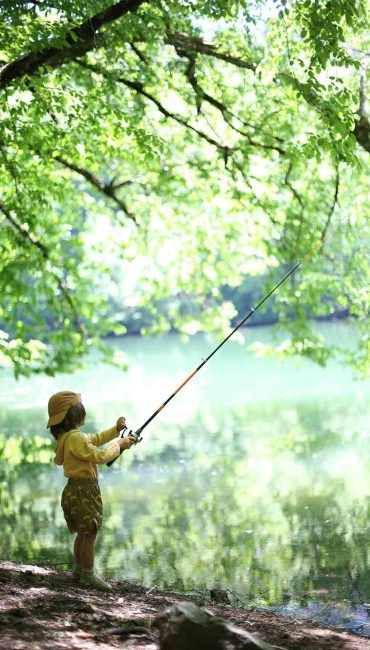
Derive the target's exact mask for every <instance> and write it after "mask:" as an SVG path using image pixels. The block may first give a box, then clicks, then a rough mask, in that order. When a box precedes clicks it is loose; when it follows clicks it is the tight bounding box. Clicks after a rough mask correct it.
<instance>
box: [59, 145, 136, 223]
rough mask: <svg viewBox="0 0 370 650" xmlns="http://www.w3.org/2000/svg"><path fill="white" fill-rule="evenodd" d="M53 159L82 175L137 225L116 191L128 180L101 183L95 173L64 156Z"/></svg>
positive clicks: (127, 182)
mask: <svg viewBox="0 0 370 650" xmlns="http://www.w3.org/2000/svg"><path fill="white" fill-rule="evenodd" d="M55 160H57V161H58V162H60V163H61V164H62V165H63V166H64V167H67V168H68V169H70V170H71V171H74V172H76V174H80V176H83V177H84V178H86V180H87V181H89V183H91V185H93V186H94V187H96V188H97V189H98V190H99V191H100V192H102V193H103V194H105V196H107V197H109V198H110V199H112V200H113V201H114V202H115V203H116V204H117V205H118V207H119V208H120V210H122V211H123V212H124V213H125V215H126V216H127V217H128V218H129V219H131V221H133V222H134V224H135V225H136V226H138V225H139V224H138V221H137V219H136V217H135V215H134V214H133V213H132V212H131V211H130V210H129V209H128V207H127V205H126V204H125V203H124V201H123V200H122V199H120V198H118V196H117V194H116V191H117V189H119V188H120V187H123V186H124V185H128V184H129V183H130V181H123V183H118V184H115V183H114V182H113V181H112V182H111V183H103V182H102V181H101V180H100V179H99V178H98V177H97V176H95V174H92V173H91V172H90V171H88V170H87V169H84V168H83V167H79V166H78V165H76V164H75V163H72V162H70V161H69V160H66V159H65V158H62V156H59V155H58V156H55Z"/></svg>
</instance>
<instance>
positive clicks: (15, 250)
mask: <svg viewBox="0 0 370 650" xmlns="http://www.w3.org/2000/svg"><path fill="white" fill-rule="evenodd" d="M368 9H369V7H368V3H367V2H365V0H364V1H362V2H355V3H348V2H346V1H345V0H331V1H330V2H329V1H328V0H320V1H319V2H312V1H311V0H304V2H300V1H298V0H297V1H292V2H288V1H286V2H285V1H284V0H282V1H281V2H273V3H271V2H267V1H262V0H256V1H255V2H250V1H248V2H247V1H246V0H238V2H232V3H230V2H226V1H224V0H181V1H180V2H178V1H176V2H175V1H174V0H162V1H161V2H153V1H150V0H149V1H148V2H144V1H143V0H122V1H121V2H117V3H112V2H108V1H107V0H105V1H101V0H99V1H98V0H89V1H87V2H84V3H81V2H79V3H76V2H71V0H58V1H57V2H54V1H53V2H49V0H39V1H38V2H25V1H22V0H18V1H17V2H3V3H2V6H1V9H0V27H1V30H2V33H3V34H4V38H3V39H2V43H1V52H0V60H1V62H2V63H3V68H2V69H1V70H0V93H1V95H0V114H1V125H0V167H1V175H2V184H1V196H0V218H1V219H2V221H1V224H0V225H1V241H0V253H1V255H0V290H1V295H2V301H1V306H0V323H2V330H3V332H2V334H1V337H0V346H1V352H2V356H3V359H4V361H6V360H10V362H11V363H12V364H13V366H14V368H15V372H16V373H17V374H22V373H29V372H34V371H37V372H40V371H42V372H47V373H50V374H54V373H55V372H56V371H58V370H66V369H70V368H71V367H72V366H74V365H76V364H77V363H79V362H81V359H82V356H83V354H84V352H86V351H87V349H88V348H89V347H91V346H92V345H97V344H99V342H100V341H101V337H102V336H104V335H105V334H107V333H108V332H116V333H122V332H123V331H124V329H122V326H120V325H119V322H120V320H121V318H120V316H121V314H120V310H119V309H117V311H116V313H114V314H113V315H112V314H111V313H110V316H111V317H109V318H108V317H107V314H108V312H110V307H109V304H112V301H115V304H118V305H119V303H120V302H121V301H122V300H123V301H124V303H125V304H134V305H137V306H139V307H145V308H146V309H148V310H149V312H151V314H152V316H153V317H154V318H155V324H156V326H155V329H156V331H166V330H167V329H168V328H169V327H170V326H172V327H176V328H177V329H179V330H180V331H185V332H188V333H191V332H192V331H196V329H198V328H204V329H207V330H210V331H218V332H220V331H225V329H226V328H227V326H228V324H229V322H230V318H235V315H236V314H235V309H234V308H233V306H232V304H231V303H230V302H229V301H227V300H223V299H222V296H221V294H220V288H221V287H222V286H229V287H234V288H235V287H238V286H239V285H240V284H241V283H242V282H243V280H244V278H245V276H254V275H261V274H267V275H266V278H267V280H266V287H271V285H272V283H274V282H275V280H276V278H277V277H280V274H281V272H282V269H284V268H285V265H286V264H293V262H294V261H296V260H297V259H298V258H302V259H303V265H302V267H301V269H300V270H299V272H297V273H296V275H295V277H294V279H293V280H292V282H291V283H290V284H289V285H288V284H287V285H286V286H285V287H283V288H282V290H281V291H280V292H279V296H278V300H277V302H276V305H277V308H278V314H279V319H280V323H281V325H282V326H283V327H284V328H285V329H286V330H288V332H290V334H289V337H288V338H287V341H286V344H285V346H284V354H299V355H301V354H303V355H306V356H309V357H310V358H312V359H313V360H315V361H318V362H319V363H325V361H326V359H327V358H328V356H329V355H330V354H331V353H332V352H333V351H335V350H330V349H328V348H327V346H326V344H325V342H323V341H320V340H317V339H316V338H315V336H314V335H313V333H312V331H311V327H310V324H309V319H310V318H312V316H314V317H322V316H330V315H333V314H335V313H336V312H337V311H338V310H344V311H346V313H348V314H349V316H350V318H351V319H353V320H354V321H355V322H356V324H357V325H358V328H359V330H360V333H361V336H360V337H359V350H358V351H356V352H354V351H349V352H348V354H347V359H348V360H349V361H350V362H351V363H353V364H354V365H356V366H357V367H358V368H359V369H360V370H361V371H362V372H363V373H367V372H369V358H370V349H369V338H368V333H367V331H366V329H365V328H366V318H367V316H368V310H369V290H368V287H369V275H370V270H369V259H370V258H369V255H368V249H369V233H368V208H367V206H366V203H365V201H364V195H366V192H367V187H368V182H369V178H368V174H369V172H368V165H367V156H368V153H369V152H370V138H369V133H370V127H369V123H368V120H367V114H366V101H365V100H366V94H365V91H366V65H367V50H368V39H369V36H368V33H367V23H368ZM358 106H360V108H358ZM168 298H170V299H171V300H170V306H169V309H168V313H166V314H163V313H161V311H160V309H159V308H158V304H159V305H160V304H161V302H160V301H161V300H162V299H166V300H167V299H168ZM158 301H159V302H158ZM108 303H109V304H108ZM166 304H168V303H166ZM184 305H185V308H184ZM101 349H102V351H103V353H104V351H105V353H106V354H108V352H107V350H106V349H105V348H104V346H101Z"/></svg>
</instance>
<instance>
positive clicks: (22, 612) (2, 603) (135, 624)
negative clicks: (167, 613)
mask: <svg viewBox="0 0 370 650" xmlns="http://www.w3.org/2000/svg"><path fill="white" fill-rule="evenodd" d="M112 585H113V589H112V591H111V592H109V593H108V594H107V593H105V592H103V593H102V592H98V591H95V590H91V589H85V588H82V587H79V586H78V585H77V584H76V583H74V582H73V581H72V580H71V577H70V576H69V574H68V573H66V572H64V571H57V570H55V569H46V568H43V567H37V566H30V565H22V564H13V563H12V562H1V561H0V648H1V650H23V649H25V648H27V650H46V649H47V650H67V649H68V650H70V649H78V650H93V649H96V650H106V649H108V648H122V649H125V650H159V644H158V634H157V630H156V627H155V618H156V616H157V614H158V613H159V612H160V611H162V610H163V609H164V608H166V607H168V606H170V605H172V604H173V603H175V602H178V601H179V600H192V601H193V602H195V603H196V604H197V605H200V606H202V607H205V608H206V609H207V610H208V611H209V612H211V613H212V614H215V615H217V616H222V617H223V618H225V619H226V620H228V621H229V622H231V623H233V624H234V625H237V626H239V627H241V628H243V629H244V630H246V631H248V632H251V633H252V634H254V635H255V636H257V637H259V638H260V639H264V640H265V641H268V642H269V643H270V644H272V645H274V646H275V647H276V648H282V649H285V650H365V649H367V650H370V639H368V638H366V637H362V636H360V635H356V634H350V633H347V632H342V631H339V630H335V629H333V628H330V627H320V626H318V625H317V624H315V623H313V622H309V621H306V620H305V621H296V620H292V619H289V618H285V617H282V616H279V615H276V614H273V613H269V612H265V611H256V610H248V609H239V608H235V607H232V606H230V605H227V604H224V603H217V602H215V601H208V602H204V601H203V602H202V601H201V600H200V599H198V598H196V597H195V598H186V597H185V596H181V595H179V594H173V593H168V592H164V591H160V590H159V589H156V588H155V589H149V590H148V589H145V588H144V587H140V586H138V585H133V584H130V583H127V582H123V581H112ZM189 650H191V648H189Z"/></svg>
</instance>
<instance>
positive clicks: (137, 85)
mask: <svg viewBox="0 0 370 650" xmlns="http://www.w3.org/2000/svg"><path fill="white" fill-rule="evenodd" d="M76 63H79V65H81V66H83V67H84V68H87V69H88V70H91V71H92V72H95V73H97V74H100V75H102V76H103V77H107V78H109V79H112V78H113V79H114V81H116V82H118V83H121V84H123V85H125V86H127V87H128V88H131V90H135V92H137V93H138V94H139V95H142V96H143V97H146V99H149V101H151V102H152V103H153V104H155V106H156V107H157V108H158V110H159V111H160V112H161V113H162V115H164V116H165V117H167V118H170V119H172V120H175V121H176V122H177V123H178V124H181V125H182V126H185V127H186V128H187V129H189V130H190V131H193V132H194V133H196V134H197V135H198V136H199V137H201V138H202V139H203V140H206V142H208V143H209V144H211V145H213V146H214V147H216V148H217V149H219V150H220V151H221V152H222V154H223V157H224V160H225V163H226V162H227V160H228V158H229V156H230V153H231V151H232V149H231V148H230V147H228V146H227V145H224V144H222V143H221V142H218V141H217V140H215V139H214V138H212V137H211V136H209V135H208V134H207V133H205V132H204V131H202V130H201V129H197V128H196V127H195V126H193V125H192V124H190V123H189V122H188V121H187V120H185V119H184V118H183V117H181V116H180V115H178V114H177V113H171V111H169V110H167V108H165V107H164V106H163V104H161V103H160V101H159V100H158V99H157V98H156V97H154V96H153V95H151V94H150V93H149V92H148V91H147V90H146V89H145V87H144V84H142V83H141V82H140V81H131V80H129V79H124V78H123V77H114V76H113V75H112V73H109V72H107V71H106V70H103V69H102V68H100V67H99V66H96V65H92V64H89V63H85V62H84V61H76Z"/></svg>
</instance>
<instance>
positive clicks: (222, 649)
mask: <svg viewBox="0 0 370 650" xmlns="http://www.w3.org/2000/svg"><path fill="white" fill-rule="evenodd" d="M154 625H155V627H157V628H158V629H159V642H160V650H190V648H191V650H256V648H260V649H261V650H273V648H272V646H271V645H269V644H268V643H265V642H264V641H261V640H260V639H257V637H255V636H254V635H253V634H250V633H249V632H245V630H242V629H241V628H238V627H235V626H234V625H231V624H230V623H228V622H227V621H225V620H223V619H222V618H219V617H218V616H213V615H212V614H210V613H209V612H207V611H206V610H204V609H200V607H198V606H197V605H195V604H194V603H190V602H180V603H176V604H175V605H173V606H172V607H169V608H167V609H165V610H164V611H163V612H161V613H160V614H159V615H158V616H157V618H156V619H155V622H154Z"/></svg>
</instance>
